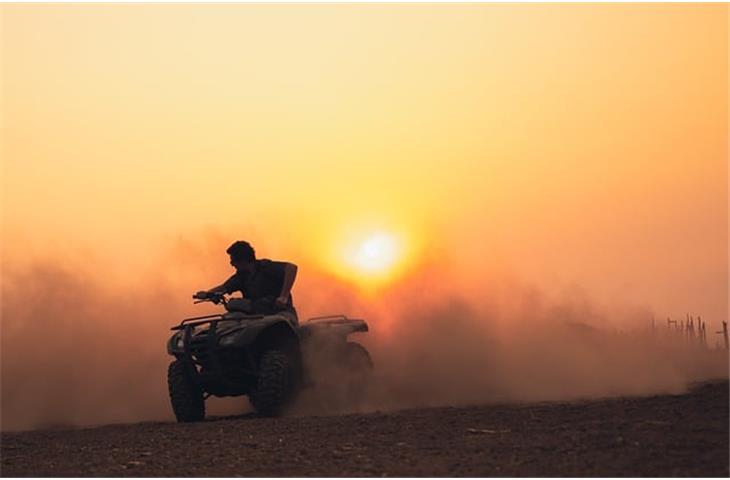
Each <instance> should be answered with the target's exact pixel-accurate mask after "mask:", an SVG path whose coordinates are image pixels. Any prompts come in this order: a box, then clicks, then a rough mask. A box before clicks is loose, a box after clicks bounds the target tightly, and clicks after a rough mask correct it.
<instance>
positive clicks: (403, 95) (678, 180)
mask: <svg viewBox="0 0 730 480" xmlns="http://www.w3.org/2000/svg"><path fill="white" fill-rule="evenodd" d="M0 12H2V77H1V78H2V107H1V108H2V110H1V112H2V115H1V117H0V118H1V119H2V243H3V264H4V265H5V266H6V267H7V266H8V265H24V264H27V263H29V262H30V261H35V260H48V259H53V260H55V261H59V262H65V261H69V260H70V259H74V260H77V263H76V265H79V263H78V261H80V262H81V264H82V265H83V263H84V262H86V263H87V265H84V266H83V268H88V269H89V270H94V269H98V268H99V266H100V263H99V262H102V263H101V265H103V268H105V269H108V270H110V271H113V272H115V273H116V274H117V275H119V276H120V277H121V278H124V279H126V280H127V281H129V282H133V281H134V279H135V278H136V275H138V273H136V272H139V271H148V270H149V269H150V265H152V264H155V263H156V262H158V259H159V257H160V256H161V255H164V253H163V252H165V251H167V250H169V249H170V246H171V245H173V244H175V242H178V241H179V239H181V238H184V239H193V240H194V239H198V238H208V236H210V235H211V232H214V234H215V236H216V238H218V236H220V237H221V238H224V239H225V241H221V244H220V245H216V248H218V250H220V258H219V259H217V260H220V261H221V263H222V264H223V265H222V267H225V263H224V262H225V256H224V255H223V253H222V252H223V250H224V249H225V247H226V246H227V243H229V240H230V241H232V240H234V239H236V238H247V239H251V240H252V241H253V242H254V244H255V246H256V247H257V250H258V251H259V252H260V253H261V254H262V255H263V256H267V257H272V258H287V259H292V260H293V261H296V262H297V263H299V264H300V265H306V266H307V268H308V269H310V271H313V270H314V269H321V270H324V271H326V272H330V273H338V274H343V275H346V276H349V277H350V278H351V279H352V278H355V279H356V280H357V278H356V277H357V274H356V273H355V272H353V271H352V267H351V266H348V265H347V263H346V262H345V261H344V259H343V257H342V255H341V254H340V252H341V251H342V250H343V249H344V250H346V249H347V248H350V247H351V244H352V243H353V242H357V241H359V239H361V238H363V236H365V237H366V236H367V234H368V233H370V232H389V233H390V234H392V235H393V236H394V237H395V238H397V239H398V241H399V242H401V243H402V249H401V251H400V253H402V255H403V261H402V262H400V264H399V267H398V268H400V270H399V272H400V273H404V272H406V271H408V270H409V269H410V271H411V273H413V272H414V269H416V270H415V272H416V273H417V269H418V268H419V267H418V265H420V264H421V263H423V262H426V261H427V262H439V261H440V262H443V263H445V264H448V266H449V269H448V271H449V274H448V276H447V278H439V279H438V281H439V282H446V283H452V284H454V285H457V286H459V287H460V288H463V289H465V291H471V290H470V289H471V288H472V286H474V285H477V284H479V282H480V280H481V279H483V278H485V272H494V271H499V272H509V274H510V275H514V276H517V277H519V278H522V279H524V280H525V281H527V282H532V283H534V284H536V285H538V286H539V287H541V288H544V289H548V290H556V291H561V290H563V289H571V288H574V287H579V288H580V289H583V290H585V291H586V292H588V293H589V294H590V295H593V296H595V297H596V298H597V299H600V300H601V301H606V302H614V301H621V302H623V301H626V302H629V303H638V304H642V305H648V306H650V307H652V308H653V309H654V310H655V311H656V312H657V313H658V314H659V315H666V314H672V315H679V314H683V313H684V312H685V311H690V312H694V313H699V314H702V315H704V316H705V317H706V318H709V319H712V320H720V319H721V318H722V317H724V316H726V315H727V306H728V296H727V288H728V273H727V271H728V254H727V243H728V218H727V217H728V194H727V186H728V166H727V165H728V164H727V162H728V113H727V112H728V110H727V108H728V7H727V5H721V4H715V5H618V4H617V5H596V4H593V5H507V4H501V5H500V4H497V5H190V4H187V5H135V4H126V5H3V6H2V7H0ZM79 259H81V260H79ZM348 269H349V270H348ZM307 271H308V270H307V269H302V270H301V271H300V275H307ZM391 280H392V281H393V282H397V280H398V279H397V276H396V275H393V278H392V279H391ZM205 281H206V282H207V281H208V278H207V277H206V278H205ZM202 286H210V285H201V287H202ZM488 287H489V286H488V285H487V286H483V285H480V288H486V289H487V290H488ZM184 294H185V295H187V294H188V292H185V293H184Z"/></svg>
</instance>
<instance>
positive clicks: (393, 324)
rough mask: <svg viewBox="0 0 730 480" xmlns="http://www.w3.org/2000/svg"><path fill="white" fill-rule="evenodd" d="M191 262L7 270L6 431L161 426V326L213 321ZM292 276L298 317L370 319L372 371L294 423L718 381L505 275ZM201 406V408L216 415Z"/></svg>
mask: <svg viewBox="0 0 730 480" xmlns="http://www.w3.org/2000/svg"><path fill="white" fill-rule="evenodd" d="M188 253H191V252H188ZM193 253H196V254H199V255H200V260H199V261H193V262H192V263H190V264H184V265H180V264H177V265H172V264H170V262H169V261H168V260H165V261H164V262H163V263H164V265H162V266H158V267H157V268H154V269H150V272H152V271H157V272H159V273H158V274H157V275H154V274H150V273H149V272H148V274H145V275H142V274H141V275H140V277H139V278H136V279H134V280H133V281H132V282H127V283H124V282H122V281H120V280H119V279H116V278H113V276H108V277H105V276H104V275H103V274H102V273H100V272H97V273H89V272H88V271H87V270H85V269H83V268H81V267H79V265H74V264H72V263H70V262H66V263H64V262H58V261H50V260H46V261H36V262H35V263H33V264H31V265H27V266H24V267H22V268H21V267H18V266H10V265H7V264H6V265H4V269H3V276H2V323H1V326H2V329H1V332H0V333H1V335H2V338H1V344H0V346H1V347H2V351H1V362H2V364H1V374H2V392H1V397H0V400H1V402H2V404H1V410H2V429H3V430H24V429H37V428H50V427H55V426H68V425H92V424H101V423H116V422H139V421H146V420H171V419H172V414H171V411H170V407H169V404H168V399H167V387H166V376H165V375H166V367H167V364H168V363H169V361H170V358H169V357H168V356H167V354H166V351H165V342H166V340H167V338H168V335H169V330H168V328H169V327H170V326H171V325H173V324H176V323H177V322H179V320H180V319H181V318H183V317H186V316H192V315H198V314H204V313H208V312H209V311H211V308H214V307H202V308H198V307H193V306H192V305H191V304H190V297H189V295H190V293H191V292H193V291H195V290H196V289H199V288H205V287H208V286H211V285H214V284H216V282H217V281H219V280H221V279H223V278H225V275H226V273H227V272H226V267H227V266H226V265H225V264H223V265H220V266H215V267H205V268H204V267H203V265H210V263H206V262H209V260H210V258H211V255H212V254H209V253H208V252H207V251H200V250H195V252H193ZM188 258H190V257H189V256H188ZM302 267H303V266H302V265H301V264H300V278H299V279H298V281H297V286H296V287H295V292H294V293H295V298H296V301H297V305H298V306H299V311H300V317H301V318H306V317H309V316H313V315H316V314H327V313H338V312H343V313H346V314H348V315H352V316H355V317H362V318H366V319H367V320H368V322H369V324H370V330H371V331H370V332H369V333H367V334H356V335H355V336H353V337H352V338H351V339H352V340H354V341H357V342H359V343H361V344H363V345H365V346H366V347H367V348H368V350H369V351H370V352H371V355H372V358H373V361H374V363H375V373H374V378H373V382H372V384H371V386H370V388H369V390H368V392H367V395H365V396H364V397H363V398H359V399H357V401H351V402H346V403H345V404H340V405H333V404H332V402H328V401H325V400H326V399H325V398H323V397H321V396H320V397H318V396H317V395H318V393H316V392H315V393H314V394H308V395H309V396H306V395H305V396H303V397H302V399H301V401H300V402H299V403H298V404H295V405H294V407H293V408H292V410H291V412H290V413H291V414H308V413H327V412H341V411H366V410H374V409H385V410H387V409H398V408H407V407H413V406H424V405H431V406H436V405H463V404H470V403H479V402H482V403H483V402H501V401H542V400H572V399H580V398H591V397H600V396H606V395H629V394H632V395H633V394H639V395H644V394H652V393H667V392H670V393H677V392H681V391H683V390H685V389H686V388H687V387H688V385H689V384H690V383H691V382H695V381H701V380H705V379H710V378H716V377H723V376H725V377H726V376H727V355H726V352H725V351H720V350H713V349H712V348H710V349H701V348H698V347H697V346H696V345H692V344H689V343H688V342H687V341H686V340H685V339H683V338H681V337H679V336H677V335H670V334H668V333H667V332H666V331H665V330H666V328H664V329H662V328H661V326H660V325H658V326H657V329H656V330H654V331H652V330H651V329H649V325H650V319H651V316H652V315H653V313H652V312H651V311H650V310H649V309H647V308H638V307H635V308H629V307H619V306H614V307H611V308H609V307H599V306H595V305H594V304H593V303H591V301H590V299H589V298H587V297H586V296H584V295H581V294H579V295H577V296H575V297H573V298H568V297H566V298H548V296H547V295H545V294H543V293H541V292H540V290H539V289H537V288H535V287H530V286H527V285H524V284H518V283H516V282H514V281H512V280H506V279H500V278H491V279H490V281H488V282H485V284H487V285H491V287H489V288H487V287H485V288H484V289H483V291H481V292H480V291H479V289H476V290H474V289H469V288H466V287H463V286H459V285H458V282H457V281H455V280H454V279H453V278H451V279H449V278H448V275H446V274H443V275H442V276H440V277H436V276H435V275H436V274H437V273H438V268H436V267H434V268H425V267H424V268H422V269H420V270H416V271H414V272H412V273H411V276H410V277H407V278H404V279H402V280H401V281H400V282H398V284H397V285H396V286H393V287H389V288H387V289H382V290H380V291H377V292H370V293H367V294H364V293H362V292H359V291H358V290H357V289H356V287H355V286H354V285H351V284H348V283H346V282H343V281H341V280H338V279H335V278H333V277H330V276H328V275H326V274H324V273H321V272H318V271H316V270H315V269H313V268H306V266H304V268H302ZM201 272H202V273H201ZM475 292H476V293H475ZM710 330H711V328H710V327H708V332H709V331H710ZM711 346H712V345H711ZM211 403H212V404H213V406H214V408H212V409H210V410H209V413H213V414H215V413H217V412H221V411H222V410H220V409H219V410H216V408H215V401H214V402H211ZM219 403H221V402H220V401H219ZM223 403H225V404H226V405H228V407H227V408H228V411H227V413H233V412H235V411H238V412H241V413H242V412H244V411H246V409H247V408H248V407H247V403H246V401H245V400H244V399H240V398H239V399H235V402H234V400H230V401H226V402H222V403H221V404H223Z"/></svg>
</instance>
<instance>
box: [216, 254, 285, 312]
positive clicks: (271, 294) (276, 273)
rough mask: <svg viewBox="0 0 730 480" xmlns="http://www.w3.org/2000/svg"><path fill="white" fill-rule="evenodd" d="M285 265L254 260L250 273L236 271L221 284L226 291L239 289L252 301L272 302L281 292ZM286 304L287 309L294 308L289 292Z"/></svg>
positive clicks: (231, 291)
mask: <svg viewBox="0 0 730 480" xmlns="http://www.w3.org/2000/svg"><path fill="white" fill-rule="evenodd" d="M287 265H288V263H286V262H275V261H272V260H267V259H261V260H256V265H255V267H254V270H253V272H252V273H251V274H248V273H243V272H240V273H239V272H238V271H236V273H234V274H233V275H232V276H231V278H229V279H228V280H226V281H225V283H224V284H223V286H224V287H225V289H226V293H233V292H236V291H240V292H242V293H243V296H244V297H245V298H248V299H249V300H251V301H252V302H254V303H256V302H257V301H264V302H267V301H270V302H273V301H274V300H275V299H276V298H277V297H278V296H279V295H280V294H281V289H282V287H283V286H284V275H285V272H286V266H287ZM287 306H288V307H289V309H293V308H294V302H293V301H292V296H291V294H289V300H288V302H287Z"/></svg>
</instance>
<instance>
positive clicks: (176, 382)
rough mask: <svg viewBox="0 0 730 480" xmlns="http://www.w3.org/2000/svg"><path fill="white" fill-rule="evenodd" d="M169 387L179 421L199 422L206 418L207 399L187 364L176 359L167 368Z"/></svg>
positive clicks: (171, 401) (171, 400) (173, 408)
mask: <svg viewBox="0 0 730 480" xmlns="http://www.w3.org/2000/svg"><path fill="white" fill-rule="evenodd" d="M167 388H168V390H169V392H170V403H171V404H172V411H173V412H174V413H175V418H176V419H177V421H178V422H199V421H201V420H203V419H204V418H205V400H204V399H203V392H202V391H201V390H200V387H198V386H197V385H196V384H195V382H194V381H193V379H192V378H191V376H190V372H189V371H188V368H187V365H185V363H183V362H182V361H180V360H175V361H174V362H172V363H171V364H170V366H169V367H168V368H167Z"/></svg>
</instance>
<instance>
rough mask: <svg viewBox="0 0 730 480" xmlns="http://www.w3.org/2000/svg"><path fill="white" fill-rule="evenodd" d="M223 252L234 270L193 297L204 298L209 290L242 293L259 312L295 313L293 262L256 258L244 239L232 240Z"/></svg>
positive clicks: (294, 267)
mask: <svg viewBox="0 0 730 480" xmlns="http://www.w3.org/2000/svg"><path fill="white" fill-rule="evenodd" d="M226 253H227V254H228V255H229V256H230V258H231V265H232V266H233V267H234V268H235V269H236V273H234V274H233V275H231V277H230V278H229V279H228V280H226V281H225V282H223V283H222V284H220V285H218V286H216V287H213V288H210V289H208V290H203V291H200V292H197V293H196V294H195V295H194V297H196V298H206V297H207V295H208V294H210V293H226V294H230V293H233V292H236V291H240V292H241V293H243V296H244V298H246V299H248V300H250V301H251V304H252V306H253V309H254V310H255V311H256V310H258V311H260V312H261V313H271V312H272V311H283V312H291V313H294V314H295V317H296V311H295V310H294V302H293V300H292V296H291V288H292V285H293V284H294V279H295V278H296V276H297V266H296V265H294V264H293V263H289V262H277V261H273V260H268V259H256V253H255V252H254V249H253V247H251V245H250V244H249V243H248V242H244V241H241V240H239V241H237V242H234V243H233V244H232V245H231V246H230V247H228V249H227V250H226Z"/></svg>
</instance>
